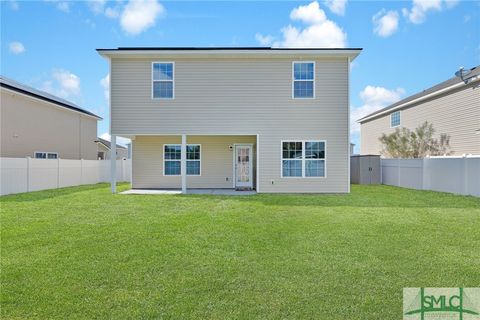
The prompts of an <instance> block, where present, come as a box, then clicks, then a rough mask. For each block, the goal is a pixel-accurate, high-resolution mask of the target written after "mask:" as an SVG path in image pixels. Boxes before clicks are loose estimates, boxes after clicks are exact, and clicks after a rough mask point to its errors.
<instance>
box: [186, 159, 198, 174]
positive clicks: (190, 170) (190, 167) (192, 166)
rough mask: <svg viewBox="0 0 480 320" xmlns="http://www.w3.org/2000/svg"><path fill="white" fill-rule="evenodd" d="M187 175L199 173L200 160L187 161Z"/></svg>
mask: <svg viewBox="0 0 480 320" xmlns="http://www.w3.org/2000/svg"><path fill="white" fill-rule="evenodd" d="M187 175H191V176H199V175H200V161H197V160H190V161H187Z"/></svg>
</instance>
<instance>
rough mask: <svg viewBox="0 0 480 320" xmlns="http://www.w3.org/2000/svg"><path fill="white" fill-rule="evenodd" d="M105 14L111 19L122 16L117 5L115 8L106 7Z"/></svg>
mask: <svg viewBox="0 0 480 320" xmlns="http://www.w3.org/2000/svg"><path fill="white" fill-rule="evenodd" d="M105 16H107V17H108V18H110V19H116V18H118V17H119V16H120V13H119V10H118V8H117V7H113V8H106V9H105Z"/></svg>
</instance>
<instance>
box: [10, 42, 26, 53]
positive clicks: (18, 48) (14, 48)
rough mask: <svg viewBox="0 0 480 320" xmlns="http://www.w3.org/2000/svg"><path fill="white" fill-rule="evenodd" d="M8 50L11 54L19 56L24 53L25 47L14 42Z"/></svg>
mask: <svg viewBox="0 0 480 320" xmlns="http://www.w3.org/2000/svg"><path fill="white" fill-rule="evenodd" d="M8 50H9V51H10V52H11V53H13V54H21V53H24V52H25V47H24V46H23V44H22V43H21V42H18V41H14V42H10V44H9V45H8Z"/></svg>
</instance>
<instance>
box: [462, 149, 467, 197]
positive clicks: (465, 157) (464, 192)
mask: <svg viewBox="0 0 480 320" xmlns="http://www.w3.org/2000/svg"><path fill="white" fill-rule="evenodd" d="M462 159H463V192H462V194H464V195H467V194H468V166H467V165H468V164H467V160H468V158H467V155H466V154H464V155H463V158H462Z"/></svg>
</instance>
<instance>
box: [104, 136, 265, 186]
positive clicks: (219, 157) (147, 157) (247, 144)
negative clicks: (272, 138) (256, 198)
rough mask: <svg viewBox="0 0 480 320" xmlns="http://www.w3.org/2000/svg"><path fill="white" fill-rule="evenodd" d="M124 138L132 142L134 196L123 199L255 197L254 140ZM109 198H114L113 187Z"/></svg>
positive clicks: (193, 137)
mask: <svg viewBox="0 0 480 320" xmlns="http://www.w3.org/2000/svg"><path fill="white" fill-rule="evenodd" d="M115 138H116V137H114V136H112V141H114V139H115ZM128 138H130V139H131V140H132V144H131V150H132V152H131V153H132V173H131V176H132V181H131V182H132V190H129V191H128V192H127V193H126V194H176V193H190V194H224V195H227V194H228V195H236V194H237V193H238V194H239V195H246V194H247V192H251V194H254V193H255V192H253V191H254V190H255V191H258V188H257V173H258V170H257V157H258V135H257V134H245V135H242V134H238V135H229V134H227V135H194V134H191V135H186V134H181V135H180V134H163V135H135V136H128ZM112 152H113V151H112ZM114 169H115V167H113V170H114ZM111 176H112V177H115V176H116V173H115V172H112V175H111ZM112 192H116V189H115V181H112Z"/></svg>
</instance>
